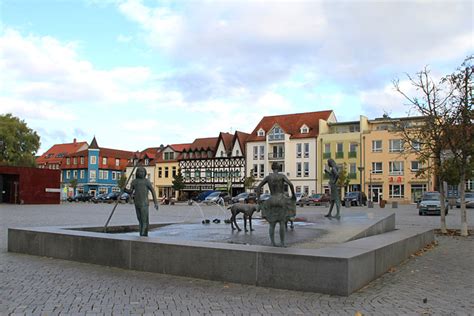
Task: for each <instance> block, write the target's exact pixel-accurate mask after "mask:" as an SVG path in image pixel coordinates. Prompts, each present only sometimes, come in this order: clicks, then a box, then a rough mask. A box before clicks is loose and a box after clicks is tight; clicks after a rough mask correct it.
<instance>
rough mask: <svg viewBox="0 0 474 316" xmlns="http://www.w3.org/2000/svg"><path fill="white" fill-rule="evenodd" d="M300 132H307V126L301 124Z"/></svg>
mask: <svg viewBox="0 0 474 316" xmlns="http://www.w3.org/2000/svg"><path fill="white" fill-rule="evenodd" d="M300 133H301V134H308V133H309V128H308V126H306V125H303V126H301V128H300Z"/></svg>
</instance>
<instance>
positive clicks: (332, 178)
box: [324, 158, 341, 219]
mask: <svg viewBox="0 0 474 316" xmlns="http://www.w3.org/2000/svg"><path fill="white" fill-rule="evenodd" d="M324 173H325V174H327V175H328V177H329V187H330V188H331V205H330V207H329V212H328V213H327V214H326V215H325V216H326V217H327V218H332V217H334V218H337V219H339V218H341V215H340V211H341V198H340V196H339V187H338V183H337V180H338V179H339V169H338V168H337V164H336V162H335V161H334V159H331V158H329V159H328V165H327V166H326V168H324ZM334 204H336V216H332V214H331V213H332V209H333V207H334Z"/></svg>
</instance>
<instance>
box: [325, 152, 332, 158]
mask: <svg viewBox="0 0 474 316" xmlns="http://www.w3.org/2000/svg"><path fill="white" fill-rule="evenodd" d="M329 158H331V153H323V159H329Z"/></svg>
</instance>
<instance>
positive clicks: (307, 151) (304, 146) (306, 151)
mask: <svg viewBox="0 0 474 316" xmlns="http://www.w3.org/2000/svg"><path fill="white" fill-rule="evenodd" d="M303 149H304V154H303V157H304V158H309V143H304V144H303Z"/></svg>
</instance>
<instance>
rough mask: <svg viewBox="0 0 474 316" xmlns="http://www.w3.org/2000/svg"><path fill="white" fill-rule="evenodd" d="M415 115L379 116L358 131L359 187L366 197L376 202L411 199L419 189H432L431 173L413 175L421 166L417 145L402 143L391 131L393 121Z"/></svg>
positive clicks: (402, 201)
mask: <svg viewBox="0 0 474 316" xmlns="http://www.w3.org/2000/svg"><path fill="white" fill-rule="evenodd" d="M417 120H419V118H416V117H413V118H398V119H391V118H388V117H383V118H380V119H374V120H369V121H368V128H367V129H364V130H363V131H362V136H361V137H362V138H361V139H362V155H363V157H362V161H363V167H364V180H365V181H364V182H365V185H364V186H363V187H364V189H365V192H367V195H368V198H369V200H370V199H371V200H373V201H374V202H379V200H380V199H381V198H383V199H384V200H387V201H388V202H393V201H397V202H400V203H410V202H415V201H416V200H417V199H418V198H419V197H420V196H421V195H422V193H423V192H425V191H430V190H433V175H427V176H420V177H417V172H418V171H419V170H420V169H421V168H423V167H424V166H422V164H421V163H420V162H419V161H418V159H417V155H416V150H413V149H412V148H417V147H418V145H417V144H405V143H404V142H403V140H402V137H401V135H400V134H398V133H397V132H396V131H395V130H394V125H393V124H394V121H412V122H415V121H417Z"/></svg>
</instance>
